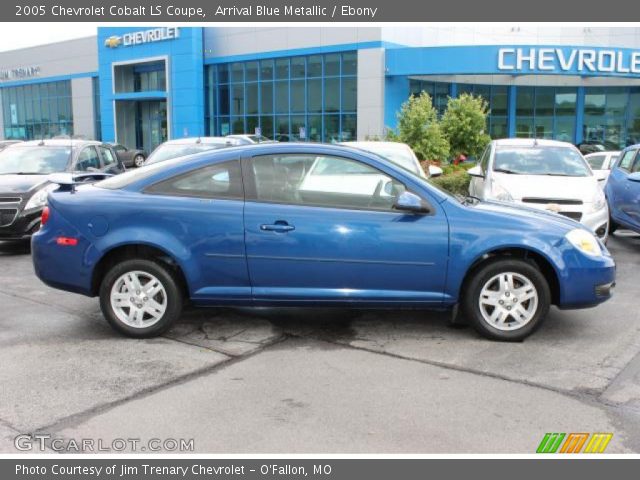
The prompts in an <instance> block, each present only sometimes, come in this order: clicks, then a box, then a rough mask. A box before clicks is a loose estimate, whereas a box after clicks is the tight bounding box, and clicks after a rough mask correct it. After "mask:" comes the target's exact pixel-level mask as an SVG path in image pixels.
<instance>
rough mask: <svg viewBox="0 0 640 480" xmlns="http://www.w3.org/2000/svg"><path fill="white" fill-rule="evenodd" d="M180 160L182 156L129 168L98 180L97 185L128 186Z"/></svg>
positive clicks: (111, 188) (107, 186) (110, 187)
mask: <svg viewBox="0 0 640 480" xmlns="http://www.w3.org/2000/svg"><path fill="white" fill-rule="evenodd" d="M180 161H181V158H176V159H171V160H168V161H166V162H160V163H154V164H153V165H145V166H143V167H140V168H136V169H135V170H127V171H126V172H124V173H121V174H120V175H115V176H113V177H110V178H107V179H106V180H102V181H101V182H97V183H96V184H95V186H96V187H100V188H108V189H109V190H118V189H120V188H124V187H127V186H129V185H131V184H133V183H135V182H137V181H139V180H143V179H145V178H148V177H151V176H153V175H155V174H156V173H158V172H159V171H160V170H162V169H164V168H166V167H168V166H170V165H173V164H174V163H178V162H180Z"/></svg>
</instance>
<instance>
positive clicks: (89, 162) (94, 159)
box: [74, 147, 100, 172]
mask: <svg viewBox="0 0 640 480" xmlns="http://www.w3.org/2000/svg"><path fill="white" fill-rule="evenodd" d="M74 170H76V171H78V172H92V171H98V170H100V158H99V157H98V152H97V150H96V148H95V147H85V148H83V149H82V151H81V152H80V155H78V161H77V162H76V166H75V169H74Z"/></svg>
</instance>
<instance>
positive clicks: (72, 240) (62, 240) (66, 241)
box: [56, 237, 78, 247]
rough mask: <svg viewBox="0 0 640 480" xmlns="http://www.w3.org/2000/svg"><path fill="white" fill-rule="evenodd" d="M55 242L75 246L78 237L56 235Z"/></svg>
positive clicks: (64, 245)
mask: <svg viewBox="0 0 640 480" xmlns="http://www.w3.org/2000/svg"><path fill="white" fill-rule="evenodd" d="M56 243H57V244H58V245H62V246H63V247H75V246H76V245H78V239H77V238H72V237H58V238H56Z"/></svg>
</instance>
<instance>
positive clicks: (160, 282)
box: [100, 259, 183, 338]
mask: <svg viewBox="0 0 640 480" xmlns="http://www.w3.org/2000/svg"><path fill="white" fill-rule="evenodd" d="M182 303H183V295H182V292H181V290H180V287H179V285H178V283H177V282H176V279H175V277H174V275H173V273H172V272H171V271H170V270H169V269H168V268H167V267H165V266H164V265H161V264H159V263H156V262H153V261H150V260H142V259H131V260H125V261H123V262H121V263H119V264H117V265H115V266H114V267H113V268H111V270H109V272H107V274H106V275H105V277H104V279H103V281H102V284H101V285H100V308H101V309H102V313H103V315H104V316H105V318H106V319H107V321H108V322H109V324H110V325H111V326H112V327H113V328H114V329H116V330H117V331H118V332H120V333H122V334H124V335H127V336H129V337H134V338H149V337H155V336H158V335H161V334H162V333H164V332H165V331H167V330H168V329H169V327H170V326H171V325H172V324H173V322H174V321H175V320H177V319H178V318H179V317H180V313H181V312H182Z"/></svg>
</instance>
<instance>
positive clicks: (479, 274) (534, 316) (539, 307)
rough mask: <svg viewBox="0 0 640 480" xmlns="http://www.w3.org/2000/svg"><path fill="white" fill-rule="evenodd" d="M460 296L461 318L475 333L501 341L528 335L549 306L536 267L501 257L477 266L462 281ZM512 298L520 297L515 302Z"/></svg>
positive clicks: (547, 292) (544, 282)
mask: <svg viewBox="0 0 640 480" xmlns="http://www.w3.org/2000/svg"><path fill="white" fill-rule="evenodd" d="M503 279H504V283H503V282H502V280H503ZM509 279H511V280H510V281H509ZM503 286H504V287H505V288H504V289H502V290H501V288H503ZM514 287H515V288H514ZM518 291H520V292H521V294H519V293H517V292H518ZM494 292H495V293H494ZM462 295H463V299H462V305H463V309H464V315H465V317H466V318H467V319H468V320H469V323H470V324H471V325H473V327H474V328H475V329H476V330H477V331H478V333H480V335H482V336H484V337H486V338H489V339H491V340H500V341H505V342H518V341H521V340H524V339H525V338H526V337H528V336H529V335H531V334H532V333H533V332H534V331H535V330H536V329H537V328H539V327H540V325H541V324H542V323H543V321H544V320H545V318H546V316H547V313H548V312H549V307H550V305H551V292H550V290H549V284H548V282H547V280H546V279H545V277H544V275H543V274H542V272H540V270H539V269H538V268H537V267H536V265H535V264H533V263H530V262H527V261H524V260H518V259H511V258H504V257H503V258H496V259H494V260H490V261H488V262H487V263H485V264H484V265H482V266H480V268H479V269H478V270H477V271H475V272H474V273H473V274H472V275H471V277H470V278H469V279H468V281H466V282H465V285H464V287H463V292H462ZM515 295H522V296H521V297H520V300H519V299H518V298H517V297H516V296H515ZM523 296H524V297H525V300H524V301H523V300H522V298H523ZM512 300H513V303H511V302H512ZM494 302H495V307H493V306H492V304H493V303H494ZM500 302H502V303H500ZM494 314H495V315H494ZM494 316H496V317H497V318H496V319H494Z"/></svg>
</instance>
